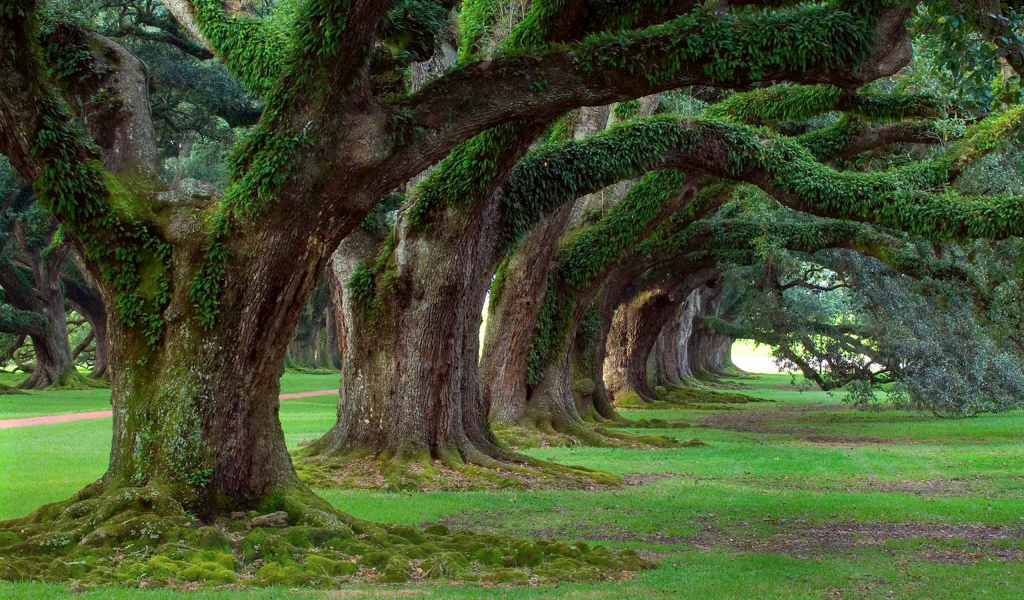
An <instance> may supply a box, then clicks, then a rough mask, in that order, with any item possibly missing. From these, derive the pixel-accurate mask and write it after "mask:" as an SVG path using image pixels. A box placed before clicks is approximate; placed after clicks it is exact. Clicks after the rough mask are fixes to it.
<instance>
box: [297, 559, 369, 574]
mask: <svg viewBox="0 0 1024 600" xmlns="http://www.w3.org/2000/svg"><path fill="white" fill-rule="evenodd" d="M305 564H306V568H307V570H309V571H312V572H315V573H323V574H324V575H327V576H330V577H339V576H341V577H346V576H349V575H353V574H355V572H356V571H358V570H359V566H358V565H356V563H354V562H350V561H341V560H332V559H330V558H326V557H323V556H319V555H316V554H311V555H309V556H307V557H306V563H305Z"/></svg>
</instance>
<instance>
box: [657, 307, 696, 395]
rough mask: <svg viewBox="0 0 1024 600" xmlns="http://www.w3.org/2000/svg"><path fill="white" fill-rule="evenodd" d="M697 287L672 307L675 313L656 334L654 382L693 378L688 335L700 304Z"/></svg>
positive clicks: (671, 382) (668, 383) (680, 382)
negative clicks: (675, 307) (674, 308)
mask: <svg viewBox="0 0 1024 600" xmlns="http://www.w3.org/2000/svg"><path fill="white" fill-rule="evenodd" d="M700 302H701V294H700V290H694V291H693V292H691V293H690V295H688V296H687V297H686V299H685V300H684V301H683V303H682V304H681V305H680V306H679V308H678V309H676V312H675V315H673V317H672V319H671V320H670V321H669V322H668V324H666V325H665V328H664V329H662V330H661V333H660V334H658V341H657V345H656V346H655V357H656V360H657V362H656V363H655V371H654V375H655V382H656V383H657V384H658V385H661V386H665V387H673V386H674V387H680V386H686V385H688V384H689V383H690V381H691V380H692V379H693V377H694V375H693V369H692V365H691V361H690V352H689V350H690V337H691V336H692V335H693V327H694V319H695V318H696V317H697V314H698V312H699V311H700V307H701V304H700Z"/></svg>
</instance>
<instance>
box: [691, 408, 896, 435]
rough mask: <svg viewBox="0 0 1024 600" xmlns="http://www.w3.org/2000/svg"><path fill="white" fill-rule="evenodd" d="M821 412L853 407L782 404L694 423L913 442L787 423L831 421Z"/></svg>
mask: <svg viewBox="0 0 1024 600" xmlns="http://www.w3.org/2000/svg"><path fill="white" fill-rule="evenodd" d="M825 411H828V412H832V413H834V412H836V411H849V412H853V411H854V409H853V408H852V407H846V406H837V405H835V404H782V405H774V406H772V407H771V408H750V409H745V410H737V411H731V412H728V413H717V414H711V415H707V416H705V417H703V418H702V419H701V421H700V425H698V426H699V427H712V428H715V429H725V430H727V431H741V432H746V433H768V434H783V435H790V436H793V437H794V438H796V439H797V440H798V441H804V442H812V443H818V444H893V443H901V444H902V443H914V442H915V441H916V440H905V439H899V438H883V437H876V436H857V435H845V434H840V433H832V432H823V431H821V430H820V429H817V428H814V427H801V426H799V425H792V424H791V423H792V422H794V421H796V422H799V421H807V422H815V421H817V422H823V421H831V420H832V419H831V418H829V419H823V418H822V417H821V415H816V414H815V413H821V412H825Z"/></svg>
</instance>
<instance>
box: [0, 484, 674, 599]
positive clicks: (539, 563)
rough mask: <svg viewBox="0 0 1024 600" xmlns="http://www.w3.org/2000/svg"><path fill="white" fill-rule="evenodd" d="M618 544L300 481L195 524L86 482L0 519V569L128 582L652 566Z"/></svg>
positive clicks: (370, 578)
mask: <svg viewBox="0 0 1024 600" xmlns="http://www.w3.org/2000/svg"><path fill="white" fill-rule="evenodd" d="M653 566H654V565H653V564H651V563H649V562H648V561H645V560H643V559H641V558H640V557H638V556H637V555H636V553H635V552H632V551H629V550H626V551H620V552H613V551H611V550H608V549H606V548H603V547H600V546H598V547H593V548H591V547H589V546H587V545H586V544H582V543H579V544H576V545H574V546H570V545H568V544H565V543H558V542H550V541H542V540H539V541H526V540H522V539H517V538H512V537H506V536H495V535H477V534H473V533H469V532H456V533H451V532H449V531H448V529H447V528H446V527H444V526H442V525H434V526H431V527H428V528H426V529H425V530H420V529H416V528H413V527H408V526H404V525H391V526H388V525H378V524H374V523H369V522H365V521H361V520H359V519H355V518H353V517H351V516H349V515H346V514H344V513H341V512H339V511H337V510H335V509H334V508H333V507H331V506H330V505H329V504H328V503H327V502H325V501H324V500H322V499H321V498H319V497H318V496H316V495H315V494H313V492H312V491H310V490H309V489H308V488H306V487H305V486H302V485H295V486H292V487H290V488H287V489H282V490H279V491H278V492H276V493H274V494H272V495H271V496H270V497H268V498H266V500H265V502H264V503H263V505H262V506H261V507H260V509H259V510H256V511H249V512H248V513H240V512H239V513H231V514H229V515H221V516H219V517H217V518H213V519H211V520H209V521H205V522H200V521H198V520H196V518H195V517H194V516H193V515H190V514H189V513H187V512H186V511H185V510H184V509H183V508H182V506H181V505H180V504H179V503H177V502H176V501H175V500H174V499H173V494H172V493H170V491H169V490H163V489H160V488H156V487H143V488H129V487H122V488H117V489H111V490H104V489H103V484H102V482H97V483H95V484H93V485H90V486H88V487H86V488H85V489H83V490H82V491H80V492H79V493H78V494H76V495H75V496H74V497H72V498H71V499H69V500H66V501H64V502H58V503H54V504H48V505H45V506H43V507H41V508H40V509H39V510H37V511H36V512H34V513H33V514H31V515H29V516H27V517H24V518H21V519H14V520H10V521H4V522H0V579H3V580H8V581H32V580H35V581H49V582H69V581H70V582H72V585H73V586H74V587H75V588H92V587H99V586H105V585H128V586H138V587H145V588H153V587H170V588H181V589H194V588H195V586H196V584H197V583H198V584H206V585H212V586H231V587H237V586H239V585H243V586H272V585H276V586H288V587H294V586H315V587H332V586H337V585H339V584H343V583H351V582H378V583H402V582H408V581H416V580H420V581H423V580H429V579H446V580H449V581H479V582H484V583H504V584H523V585H526V584H529V585H536V584H539V583H549V582H550V583H553V582H558V581H601V580H611V579H617V578H619V577H621V573H622V571H636V570H640V569H647V568H653Z"/></svg>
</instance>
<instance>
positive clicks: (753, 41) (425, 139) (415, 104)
mask: <svg viewBox="0 0 1024 600" xmlns="http://www.w3.org/2000/svg"><path fill="white" fill-rule="evenodd" d="M909 10H910V9H909V8H906V7H902V6H896V7H888V8H885V9H883V10H882V12H880V13H879V14H877V15H871V16H864V15H854V14H850V13H846V12H843V11H841V10H837V9H836V8H835V7H833V6H831V5H828V6H824V7H810V8H804V9H800V10H795V9H794V10H787V11H765V12H758V13H753V14H750V15H748V14H741V15H739V16H735V15H730V16H728V17H727V18H723V19H720V20H719V19H715V18H714V17H713V16H711V15H709V14H708V13H707V12H706V11H695V12H693V13H690V14H687V15H683V16H681V17H679V18H677V19H674V20H672V21H670V22H667V23H664V24H662V25H657V26H654V27H651V28H648V29H643V30H639V31H629V32H626V33H622V34H615V35H612V34H602V35H595V36H591V37H588V38H586V39H585V40H583V41H582V42H580V43H579V44H575V45H571V46H569V47H568V48H566V49H564V50H557V51H553V52H549V53H546V54H541V55H513V56H506V57H501V58H498V59H495V60H492V61H482V62H476V63H472V64H469V65H467V66H465V67H463V68H461V69H459V70H457V71H453V72H452V73H449V74H447V75H445V76H443V77H441V78H439V79H438V80H436V81H435V82H433V83H432V84H430V85H428V86H426V87H425V88H423V89H422V90H421V91H420V92H418V93H416V94H414V95H413V96H411V97H409V98H408V99H407V100H405V101H402V102H400V103H398V105H397V106H396V109H398V110H400V111H402V113H403V114H404V115H407V118H406V128H407V129H408V130H409V133H408V135H407V136H405V138H406V139H407V140H409V143H407V144H406V145H405V146H404V147H403V148H402V149H400V150H399V151H398V155H397V156H396V159H395V162H398V163H402V164H405V163H407V162H409V161H415V164H416V166H417V168H419V169H422V168H425V166H427V165H429V164H431V163H432V162H434V161H436V160H438V159H439V158H441V157H442V156H443V155H444V154H445V153H446V152H447V149H448V148H450V147H451V146H452V145H453V143H458V142H461V141H463V140H466V139H468V138H469V137H471V136H473V135H475V134H476V133H479V132H480V131H483V130H485V129H487V128H489V127H493V126H495V125H498V124H500V123H503V122H507V121H510V120H513V119H517V118H522V119H547V118H552V117H554V116H556V115H558V114H561V113H563V112H565V111H566V110H569V109H572V108H575V107H578V106H597V105H602V104H608V103H611V102H615V101H619V100H624V99H631V98H637V97H640V96H644V95H648V94H652V93H655V92H659V91H664V90H669V89H674V88H678V87H683V86H692V85H716V86H726V87H744V86H748V85H751V84H754V83H759V82H775V81H794V82H801V83H827V84H833V85H837V86H840V87H843V88H856V87H859V86H861V85H863V84H865V83H867V82H869V81H873V80H875V79H877V78H879V77H884V76H887V75H891V74H893V73H895V72H897V71H898V70H899V69H901V68H902V67H903V66H905V65H906V64H907V62H908V61H909V60H910V57H911V50H910V42H909V38H908V35H907V32H906V30H905V28H904V26H903V21H904V19H905V18H906V16H907V15H908V14H909ZM808 23H814V26H813V27H807V25H808ZM766 31H770V32H773V35H765V32H766ZM774 32H778V33H777V35H776V34H775V33H774ZM809 49H810V50H809ZM484 90H486V93H481V92H482V91H484ZM453 99H455V101H456V103H455V104H454V105H453V104H452V100H453ZM414 157H422V158H420V159H419V160H418V161H416V159H415V158H414Z"/></svg>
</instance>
